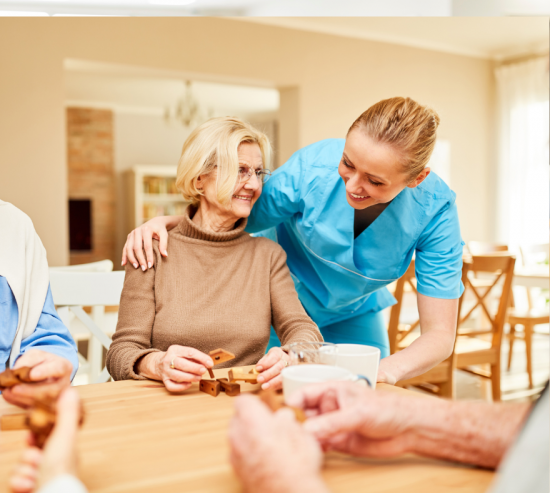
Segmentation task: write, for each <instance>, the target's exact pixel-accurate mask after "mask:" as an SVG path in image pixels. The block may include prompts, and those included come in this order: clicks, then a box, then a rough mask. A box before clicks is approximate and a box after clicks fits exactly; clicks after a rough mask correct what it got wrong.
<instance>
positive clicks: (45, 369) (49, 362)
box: [2, 349, 73, 408]
mask: <svg viewBox="0 0 550 493" xmlns="http://www.w3.org/2000/svg"><path fill="white" fill-rule="evenodd" d="M23 366H29V367H31V368H32V370H31V373H30V378H31V379H32V380H33V382H39V383H21V384H18V385H15V386H14V387H12V388H10V389H6V390H4V391H3V392H2V395H3V396H4V399H6V401H8V402H9V403H10V404H14V405H16V406H20V407H24V408H27V407H30V406H31V405H32V403H33V402H34V399H35V397H36V396H37V395H38V394H40V393H42V392H43V391H44V390H45V389H46V388H47V387H50V386H56V387H57V386H59V387H68V386H69V385H70V384H71V373H72V371H73V365H72V364H71V362H70V361H69V360H67V359H65V358H62V357H61V356H58V355H57V354H52V353H48V352H46V351H41V350H40V349H29V350H28V351H27V352H26V353H24V354H23V355H22V356H20V357H19V358H18V360H17V362H16V363H15V365H14V368H21V367H23Z"/></svg>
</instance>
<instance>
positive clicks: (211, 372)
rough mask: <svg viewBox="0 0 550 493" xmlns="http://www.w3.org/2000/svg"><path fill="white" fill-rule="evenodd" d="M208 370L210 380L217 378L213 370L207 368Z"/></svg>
mask: <svg viewBox="0 0 550 493" xmlns="http://www.w3.org/2000/svg"><path fill="white" fill-rule="evenodd" d="M207 370H208V374H209V375H210V378H216V376H215V375H214V372H213V371H212V368H207Z"/></svg>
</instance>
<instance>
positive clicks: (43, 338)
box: [18, 287, 78, 380]
mask: <svg viewBox="0 0 550 493" xmlns="http://www.w3.org/2000/svg"><path fill="white" fill-rule="evenodd" d="M29 349H40V350H41V351H46V352H48V353H52V354H57V355H58V356H61V357H62V358H65V359H67V360H69V361H70V362H71V364H72V365H73V371H72V373H71V380H72V379H73V378H74V376H75V373H76V371H77V370H78V351H77V348H76V343H75V341H74V339H73V337H72V336H71V334H70V333H69V329H67V327H65V325H64V324H63V322H62V321H61V319H60V318H59V315H58V314H57V312H56V310H55V306H54V304H53V298H52V291H51V289H50V288H49V287H48V294H47V295H46V301H45V302H44V308H43V309H42V314H41V315H40V319H39V320H38V324H37V325H36V329H35V331H34V332H33V333H32V334H31V335H30V336H29V337H27V338H26V339H23V341H21V353H20V355H19V356H18V358H19V357H20V356H21V355H23V354H24V353H25V352H26V351H28V350H29Z"/></svg>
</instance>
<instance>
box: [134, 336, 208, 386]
mask: <svg viewBox="0 0 550 493" xmlns="http://www.w3.org/2000/svg"><path fill="white" fill-rule="evenodd" d="M212 366H214V362H213V361H212V358H211V357H210V356H208V355H207V354H205V353H203V352H201V351H199V350H198V349H195V348H192V347H187V346H178V345H173V346H170V347H169V348H168V351H166V352H164V351H155V352H152V353H148V354H146V355H145V356H144V357H143V358H141V359H140V360H139V361H138V364H137V373H138V374H139V375H141V376H144V377H146V378H150V379H152V380H161V381H162V382H163V383H164V385H165V386H166V389H167V390H169V391H170V392H182V391H184V390H187V389H188V388H189V387H191V385H192V384H193V382H198V381H200V379H201V378H202V375H203V374H204V372H205V371H206V368H212Z"/></svg>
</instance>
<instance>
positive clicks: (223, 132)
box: [176, 116, 271, 205]
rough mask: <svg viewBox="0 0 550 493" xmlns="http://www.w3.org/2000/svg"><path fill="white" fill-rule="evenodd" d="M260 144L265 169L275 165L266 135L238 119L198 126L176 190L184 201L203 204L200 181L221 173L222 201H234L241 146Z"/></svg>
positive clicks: (180, 165) (185, 153)
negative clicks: (212, 173) (232, 198)
mask: <svg viewBox="0 0 550 493" xmlns="http://www.w3.org/2000/svg"><path fill="white" fill-rule="evenodd" d="M244 143H251V144H258V146H259V147H260V152H261V153H262V161H263V165H264V168H268V167H269V163H270V161H271V145H270V143H269V139H268V138H267V136H266V135H265V134H263V133H262V132H260V131H258V130H256V129H255V128H254V127H253V126H252V125H250V124H249V123H246V122H245V121H243V120H240V119H239V118H235V117H229V116H228V117H219V118H211V119H210V120H208V121H206V122H204V123H203V124H202V125H200V126H198V127H197V128H196V129H195V130H193V132H191V135H189V137H187V140H186V141H185V142H184V144H183V149H182V151H181V157H180V160H179V163H178V171H177V176H176V187H177V189H178V190H179V191H180V192H181V194H182V195H183V198H184V199H185V200H187V201H188V202H191V203H192V204H194V205H197V204H198V203H199V202H200V197H201V195H203V191H202V190H201V189H199V188H197V179H198V177H199V176H201V175H207V174H208V173H211V172H212V171H214V169H216V170H217V173H216V184H217V188H218V200H219V201H220V203H222V204H227V203H229V202H230V201H231V197H232V196H233V192H234V190H235V185H236V184H237V180H238V174H239V155H238V151H239V146H240V145H241V144H244Z"/></svg>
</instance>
